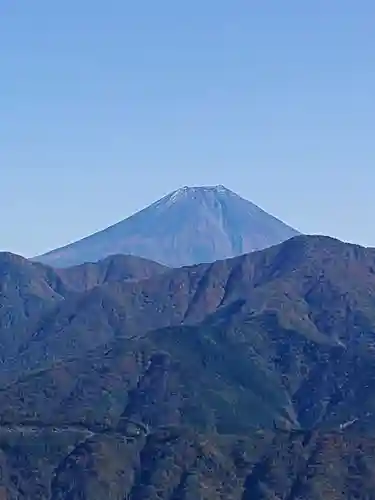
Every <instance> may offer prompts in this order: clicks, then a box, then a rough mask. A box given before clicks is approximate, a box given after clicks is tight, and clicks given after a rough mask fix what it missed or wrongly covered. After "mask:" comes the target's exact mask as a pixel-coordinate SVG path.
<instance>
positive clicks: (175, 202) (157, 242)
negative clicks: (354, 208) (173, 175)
mask: <svg viewBox="0 0 375 500" xmlns="http://www.w3.org/2000/svg"><path fill="white" fill-rule="evenodd" d="M298 234H299V233H298V231H296V230H295V229H293V228H292V227H290V226H288V225H286V224H285V223H284V222H282V221H280V220H279V219H277V218H275V217H273V216H272V215H270V214H268V213H266V212H265V211H264V210H262V209H261V208H259V207H258V206H256V205H254V204H253V203H251V202H250V201H247V200H245V199H244V198H242V197H240V196H239V195H237V194H236V193H234V192H233V191H230V190H229V189H227V188H225V187H224V186H209V187H187V186H185V187H183V188H181V189H178V190H176V191H174V192H173V193H170V194H168V195H167V196H165V197H163V198H162V199H160V200H159V201H156V202H155V203H153V204H152V205H150V206H149V207H147V208H145V209H143V210H141V211H140V212H137V213H136V214H134V215H132V216H131V217H128V218H127V219H125V220H123V221H121V222H118V223H117V224H115V225H113V226H111V227H108V228H107V229H104V230H103V231H100V232H98V233H95V234H93V235H91V236H88V237H86V238H84V239H82V240H80V241H77V242H75V243H71V244H69V245H67V246H64V247H62V248H58V249H56V250H53V251H51V252H48V253H46V254H44V255H41V256H38V257H35V258H34V259H33V260H35V261H38V262H42V263H44V264H48V265H50V266H52V267H60V268H63V267H69V266H73V265H76V264H82V263H84V262H97V261H99V260H102V259H104V258H105V257H107V256H109V255H115V254H129V255H136V256H139V257H143V258H147V259H150V260H154V261H156V262H159V263H161V264H164V265H167V266H171V267H180V266H186V265H193V264H197V263H201V262H213V261H216V260H220V259H225V258H228V257H234V256H237V255H241V254H244V253H249V252H252V251H255V250H262V249H264V248H267V247H270V246H273V245H276V244H278V243H281V242H283V241H285V240H287V239H289V238H292V237H293V236H296V235H298Z"/></svg>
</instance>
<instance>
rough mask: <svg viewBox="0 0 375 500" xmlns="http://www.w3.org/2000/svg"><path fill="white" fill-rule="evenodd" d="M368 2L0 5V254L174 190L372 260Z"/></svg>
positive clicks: (99, 224)
mask: <svg viewBox="0 0 375 500" xmlns="http://www.w3.org/2000/svg"><path fill="white" fill-rule="evenodd" d="M374 25H375V2H374V0H356V1H354V0H303V1H301V0H284V1H280V0H232V1H229V0H189V1H176V0H158V1H155V0H148V1H147V0H143V1H142V0H138V1H130V0H107V1H105V2H104V1H103V0H79V1H78V0H64V1H52V0H32V1H15V0H1V2H0V174H1V176H0V207H1V232H0V248H1V249H2V250H11V251H14V252H17V253H21V254H23V255H27V256H31V255H34V254H37V253H40V252H44V251H46V250H49V249H51V248H54V247H56V246H60V245H62V244H65V243H67V242H69V241H72V240H75V239H77V238H80V237H83V236H85V235H87V234H89V233H92V232H93V231H96V230H99V229H102V228H104V227H106V226H108V225H110V224H112V223H114V222H117V221H118V220H121V219H123V218H125V217H127V216H129V215H130V214H131V213H133V212H135V211H136V210H138V209H140V208H142V207H144V206H145V205H148V204H149V203H150V202H152V201H154V200H155V199H157V198H159V197H161V196H162V195H164V194H166V193H167V192H169V191H172V190H173V189H176V188H178V187H180V186H182V185H201V184H224V185H226V186H227V187H228V188H230V189H233V190H234V191H237V192H238V193H239V194H241V195H242V196H244V197H246V198H248V199H250V200H252V201H254V202H255V203H257V204H258V205H260V206H261V207H262V208H264V209H266V210H267V211H269V212H271V213H273V214H275V215H277V216H278V217H280V218H282V219H284V220H285V221H286V222H288V223H289V224H291V225H293V226H295V227H296V228H298V229H300V230H301V231H303V232H308V233H326V234H330V235H333V236H337V237H339V238H341V239H344V240H349V241H355V242H358V243H361V244H365V245H372V246H375V225H374V223H373V216H374V214H375V196H374V186H375V137H374V135H375V134H374V131H375V29H374Z"/></svg>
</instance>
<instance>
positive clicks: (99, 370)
mask: <svg viewBox="0 0 375 500" xmlns="http://www.w3.org/2000/svg"><path fill="white" fill-rule="evenodd" d="M22 262H23V261H22ZM19 265H21V263H19ZM22 265H23V264H22ZM33 269H34V268H33ZM37 269H40V270H43V269H44V272H47V271H48V272H52V271H51V270H50V269H49V268H44V267H43V266H41V265H38V267H37ZM116 275H117V274H116ZM119 276H121V278H120V279H119V280H116V279H115V280H113V281H106V280H105V279H102V278H100V279H97V280H96V281H99V282H100V283H103V284H98V286H95V287H94V288H91V287H90V286H86V287H83V286H82V285H81V288H80V290H81V291H80V292H77V290H75V291H74V292H73V293H69V294H68V295H66V297H64V298H63V299H61V300H59V301H57V302H56V303H55V304H54V305H53V306H52V307H50V308H49V309H48V311H46V312H42V313H41V314H39V315H38V320H37V322H33V323H32V324H31V323H29V324H28V325H29V330H28V332H29V335H27V336H26V337H25V338H24V341H23V343H22V345H19V346H18V348H17V351H16V353H15V355H10V356H7V357H6V359H5V360H4V362H3V363H2V364H1V366H0V373H1V376H2V377H3V386H2V387H1V389H0V438H1V439H0V460H1V462H0V464H1V467H2V478H1V479H0V486H3V488H4V492H6V493H4V495H5V494H6V495H8V496H7V497H6V498H11V499H16V498H17V499H18V498H25V499H26V498H30V499H31V498H41V499H43V500H44V499H46V500H47V499H48V500H50V499H87V500H91V499H99V500H100V499H102V498H103V499H104V498H113V499H121V500H123V499H124V498H128V499H133V500H142V499H155V500H157V499H165V500H180V499H192V500H196V499H202V500H215V499H217V498H219V499H228V498H229V499H233V500H246V499H257V500H262V499H264V500H267V499H283V500H302V499H309V500H320V499H322V498H325V499H328V500H336V499H347V498H359V499H363V500H365V499H373V498H375V495H374V491H375V483H374V480H373V474H372V471H373V467H374V464H375V438H374V436H375V391H374V387H375V384H374V382H375V368H374V367H375V343H374V338H375V312H374V311H375V250H373V249H365V248H362V247H359V246H356V245H349V244H344V243H341V242H340V241H338V240H334V239H332V238H327V237H311V236H298V237H295V238H292V239H290V240H288V241H286V242H284V243H282V244H281V245H277V246H274V247H272V248H269V249H267V250H263V251H260V252H254V253H251V254H249V255H244V256H240V257H236V258H233V259H229V260H223V261H218V262H215V263H213V264H201V265H197V266H192V267H184V268H180V269H170V270H168V269H167V270H165V271H164V272H163V273H161V274H155V275H152V276H150V277H145V279H141V280H138V281H124V279H123V277H124V274H123V273H122V272H119ZM38 279H39V274H38V276H37V277H35V276H33V277H32V279H31V282H34V281H35V280H36V282H38ZM43 279H45V278H43ZM43 283H44V281H43ZM36 442H37V443H38V446H37V445H36ZM32 471H34V472H32ZM35 471H38V473H37V474H35ZM0 491H1V490H0ZM36 492H39V493H36ZM37 494H38V495H39V496H36V495H37Z"/></svg>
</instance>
